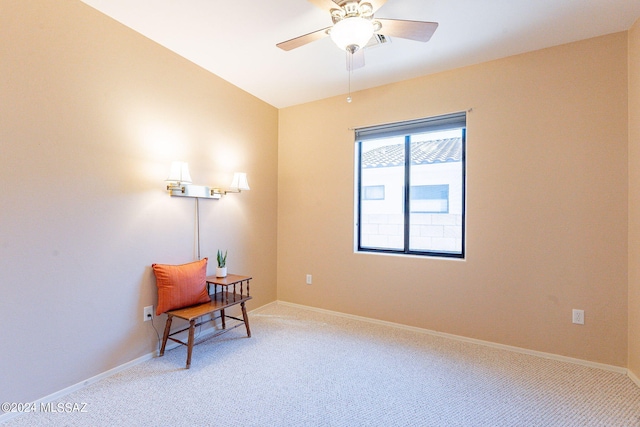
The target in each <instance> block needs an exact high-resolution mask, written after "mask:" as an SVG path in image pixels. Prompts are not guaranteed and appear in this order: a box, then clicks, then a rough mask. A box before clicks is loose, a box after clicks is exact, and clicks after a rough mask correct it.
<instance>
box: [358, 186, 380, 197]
mask: <svg viewBox="0 0 640 427" xmlns="http://www.w3.org/2000/svg"><path fill="white" fill-rule="evenodd" d="M362 190H363V191H362V199H363V200H384V185H368V186H366V187H364V188H363V189H362Z"/></svg>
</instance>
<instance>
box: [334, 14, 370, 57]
mask: <svg viewBox="0 0 640 427" xmlns="http://www.w3.org/2000/svg"><path fill="white" fill-rule="evenodd" d="M371 36H373V23H372V22H371V21H370V20H368V19H365V18H361V17H359V16H351V17H347V18H344V19H343V20H341V21H338V22H336V23H335V25H334V26H333V28H331V40H333V42H334V43H335V44H336V46H338V47H339V48H340V49H341V50H348V51H350V52H351V53H353V52H355V51H356V50H358V49H360V48H362V47H364V46H366V44H367V43H368V42H369V39H371Z"/></svg>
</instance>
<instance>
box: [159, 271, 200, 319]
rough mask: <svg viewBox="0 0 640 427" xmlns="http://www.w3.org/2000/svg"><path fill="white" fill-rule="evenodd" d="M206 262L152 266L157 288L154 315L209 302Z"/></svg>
mask: <svg viewBox="0 0 640 427" xmlns="http://www.w3.org/2000/svg"><path fill="white" fill-rule="evenodd" d="M207 261H208V258H204V259H202V260H200V261H196V262H191V263H188V264H182V265H166V264H152V265H151V267H152V268H153V273H154V274H155V275H156V286H157V287H158V308H157V309H156V315H158V316H159V315H161V314H162V313H165V312H167V311H170V310H174V309H177V308H183V307H188V306H190V305H194V304H199V303H202V302H207V301H211V298H210V297H209V293H208V292H207Z"/></svg>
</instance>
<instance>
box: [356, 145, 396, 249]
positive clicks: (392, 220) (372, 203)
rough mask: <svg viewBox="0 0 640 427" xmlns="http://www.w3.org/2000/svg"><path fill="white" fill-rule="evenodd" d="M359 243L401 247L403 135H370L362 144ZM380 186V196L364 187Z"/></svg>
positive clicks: (371, 246)
mask: <svg viewBox="0 0 640 427" xmlns="http://www.w3.org/2000/svg"><path fill="white" fill-rule="evenodd" d="M361 153H362V154H361V170H360V180H361V181H360V185H361V188H362V192H361V200H360V246H361V247H363V248H372V249H373V248H377V249H395V250H398V249H399V250H403V249H404V246H405V245H404V178H405V167H404V157H405V149H404V137H393V138H383V139H371V140H368V141H363V142H362V145H361ZM373 187H378V188H379V187H382V190H383V194H382V195H383V197H382V199H370V198H367V196H369V195H370V194H371V193H369V191H373V190H367V189H370V188H373Z"/></svg>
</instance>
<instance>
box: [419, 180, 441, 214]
mask: <svg viewBox="0 0 640 427" xmlns="http://www.w3.org/2000/svg"><path fill="white" fill-rule="evenodd" d="M411 212H423V213H449V184H443V185H414V186H412V187H411Z"/></svg>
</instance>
